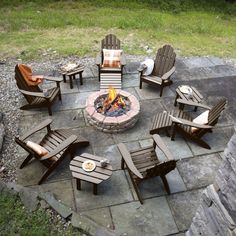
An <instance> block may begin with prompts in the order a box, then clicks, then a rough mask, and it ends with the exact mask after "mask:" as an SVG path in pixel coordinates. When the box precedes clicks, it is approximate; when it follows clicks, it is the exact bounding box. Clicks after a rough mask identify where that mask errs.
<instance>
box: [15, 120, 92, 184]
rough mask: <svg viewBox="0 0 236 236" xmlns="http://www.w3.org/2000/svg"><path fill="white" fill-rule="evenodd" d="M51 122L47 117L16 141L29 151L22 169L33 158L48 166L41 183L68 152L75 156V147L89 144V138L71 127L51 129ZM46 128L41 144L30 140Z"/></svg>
mask: <svg viewBox="0 0 236 236" xmlns="http://www.w3.org/2000/svg"><path fill="white" fill-rule="evenodd" d="M51 122H52V120H51V119H47V120H45V121H43V122H42V123H40V124H39V125H37V126H36V127H33V128H32V129H30V130H29V131H28V132H27V133H26V134H24V135H22V136H21V137H15V142H16V143H17V144H19V145H20V146H21V147H22V148H23V149H25V150H26V151H27V152H28V153H29V155H28V156H27V157H26V159H25V160H24V161H23V162H22V164H21V166H20V169H22V168H23V167H25V166H26V165H27V164H28V163H29V162H30V161H31V159H32V158H36V159H38V160H39V161H40V162H41V163H42V164H43V165H44V166H46V168H47V170H46V171H45V172H44V174H43V176H42V177H41V179H40V180H39V182H38V184H41V183H42V182H43V181H45V180H46V179H47V177H48V176H49V175H50V174H51V173H52V172H53V171H54V170H55V168H56V167H57V166H58V165H59V163H60V162H61V161H62V160H63V159H64V158H65V155H66V154H67V153H70V155H71V159H72V158H73V157H74V152H75V148H77V147H85V146H88V145H89V141H88V140H86V139H85V138H83V137H82V136H78V135H75V134H73V132H72V131H71V130H70V129H57V130H51V127H50V124H51ZM44 128H47V133H46V135H45V136H44V137H43V138H42V140H41V141H40V142H39V145H40V146H38V144H36V143H32V142H31V141H29V137H30V136H31V135H33V134H35V133H36V132H38V131H40V130H42V129H44Z"/></svg>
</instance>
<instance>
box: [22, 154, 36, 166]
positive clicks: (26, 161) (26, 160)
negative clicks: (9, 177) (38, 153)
mask: <svg viewBox="0 0 236 236" xmlns="http://www.w3.org/2000/svg"><path fill="white" fill-rule="evenodd" d="M32 158H33V155H32V154H29V155H28V156H27V157H26V158H25V160H24V161H23V162H22V164H21V165H20V169H22V168H24V167H25V166H26V165H27V164H28V163H29V161H30V160H31V159H32Z"/></svg>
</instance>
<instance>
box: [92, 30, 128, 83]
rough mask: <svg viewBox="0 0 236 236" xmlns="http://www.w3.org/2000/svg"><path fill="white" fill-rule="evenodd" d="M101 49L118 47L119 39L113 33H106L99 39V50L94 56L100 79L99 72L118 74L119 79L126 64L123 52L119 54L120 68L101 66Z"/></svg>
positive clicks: (99, 74)
mask: <svg viewBox="0 0 236 236" xmlns="http://www.w3.org/2000/svg"><path fill="white" fill-rule="evenodd" d="M103 49H120V40H119V39H118V38H117V37H116V36H115V35H114V34H108V35H107V36H106V37H105V38H104V39H103V40H102V41H101V51H100V53H99V54H98V55H97V57H96V65H97V66H98V78H99V81H100V78H101V73H115V74H120V75H121V79H122V77H123V68H124V66H125V65H126V59H125V56H124V53H122V54H121V59H120V62H121V67H120V68H110V67H102V64H103Z"/></svg>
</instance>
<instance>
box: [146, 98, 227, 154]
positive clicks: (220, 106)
mask: <svg viewBox="0 0 236 236" xmlns="http://www.w3.org/2000/svg"><path fill="white" fill-rule="evenodd" d="M178 102H181V103H182V104H186V105H192V106H197V107H201V108H204V109H206V111H205V112H203V113H202V114H200V115H199V116H198V117H196V118H195V119H194V118H193V117H192V116H191V115H190V114H189V113H187V112H183V111H182V110H179V111H174V110H173V111H169V112H166V111H164V112H162V113H159V114H157V115H156V116H155V118H154V122H153V126H152V129H151V130H150V134H154V133H158V132H159V131H160V130H161V129H163V128H164V129H168V128H171V140H174V139H175V134H176V132H178V133H180V134H181V135H183V136H184V137H186V138H188V139H190V140H192V141H193V142H196V143H197V144H198V145H200V146H201V147H204V148H207V149H211V147H210V146H209V145H208V144H207V143H206V142H205V141H204V140H203V139H202V136H203V135H204V134H206V133H208V132H212V128H213V127H214V126H215V125H216V124H217V122H218V119H219V117H220V115H221V113H222V111H223V110H224V109H225V105H226V99H220V100H219V102H217V104H216V105H215V106H213V107H212V108H210V107H208V106H207V105H204V104H201V103H194V102H189V101H186V100H183V99H179V100H178Z"/></svg>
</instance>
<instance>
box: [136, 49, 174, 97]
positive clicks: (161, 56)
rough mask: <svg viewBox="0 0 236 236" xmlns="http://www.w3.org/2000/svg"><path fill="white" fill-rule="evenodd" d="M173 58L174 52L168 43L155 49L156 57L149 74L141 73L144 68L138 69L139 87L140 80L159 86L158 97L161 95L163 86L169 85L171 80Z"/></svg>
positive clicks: (140, 86) (140, 85)
mask: <svg viewBox="0 0 236 236" xmlns="http://www.w3.org/2000/svg"><path fill="white" fill-rule="evenodd" d="M175 58H176V54H175V52H174V49H173V48H172V47H171V46H170V45H164V46H163V47H162V48H159V49H158V51H157V55H156V59H155V61H154V68H153V71H152V73H151V75H143V71H144V69H145V68H142V69H139V72H140V84H139V88H140V89H142V82H146V83H149V84H151V85H154V86H156V85H157V86H160V97H161V96H162V92H163V88H164V87H165V86H169V85H171V84H172V83H173V82H172V80H170V76H171V75H172V74H173V73H174V71H175V67H174V64H175Z"/></svg>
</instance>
